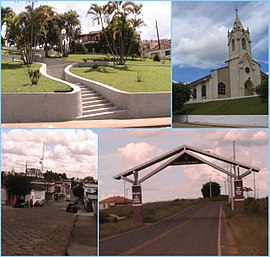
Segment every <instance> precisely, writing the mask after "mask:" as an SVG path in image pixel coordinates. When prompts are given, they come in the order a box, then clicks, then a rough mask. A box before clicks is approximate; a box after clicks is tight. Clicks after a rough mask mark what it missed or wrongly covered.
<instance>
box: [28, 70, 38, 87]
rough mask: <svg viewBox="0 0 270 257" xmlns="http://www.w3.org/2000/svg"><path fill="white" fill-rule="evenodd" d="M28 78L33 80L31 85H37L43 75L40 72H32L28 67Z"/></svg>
mask: <svg viewBox="0 0 270 257" xmlns="http://www.w3.org/2000/svg"><path fill="white" fill-rule="evenodd" d="M28 77H29V78H30V80H31V85H32V86H33V85H37V84H38V81H39V79H40V77H41V73H40V71H39V70H32V69H30V67H28Z"/></svg>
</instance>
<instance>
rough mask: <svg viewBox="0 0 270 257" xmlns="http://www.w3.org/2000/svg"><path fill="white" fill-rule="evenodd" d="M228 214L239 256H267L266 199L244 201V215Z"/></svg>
mask: <svg viewBox="0 0 270 257" xmlns="http://www.w3.org/2000/svg"><path fill="white" fill-rule="evenodd" d="M228 213H230V212H227V217H228V218H229V226H230V227H231V229H232V233H233V235H234V237H235V239H236V242H237V246H238V248H239V250H240V252H241V254H242V255H245V256H250V255H255V256H259V255H267V256H268V198H264V199H260V200H254V199H253V201H250V202H248V201H247V200H245V213H244V214H238V215H232V214H231V213H230V214H229V215H228Z"/></svg>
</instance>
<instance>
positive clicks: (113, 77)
mask: <svg viewBox="0 0 270 257" xmlns="http://www.w3.org/2000/svg"><path fill="white" fill-rule="evenodd" d="M71 72H73V73H74V74H76V75H78V76H80V77H84V78H87V79H90V80H94V81H98V82H101V83H104V84H106V85H109V86H112V87H114V88H117V89H119V90H122V91H126V92H167V91H170V72H171V68H170V66H167V65H166V66H165V65H164V66H157V65H151V66H150V65H149V66H142V65H138V66H132V65H125V66H113V67H105V66H99V67H98V68H96V69H93V68H91V67H86V68H82V67H81V68H72V69H71ZM138 76H139V77H140V78H139V79H138ZM139 80H140V82H139Z"/></svg>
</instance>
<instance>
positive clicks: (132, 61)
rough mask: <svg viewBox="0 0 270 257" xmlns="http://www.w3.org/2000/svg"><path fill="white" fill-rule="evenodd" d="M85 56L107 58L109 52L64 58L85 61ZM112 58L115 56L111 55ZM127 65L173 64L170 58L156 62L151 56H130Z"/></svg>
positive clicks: (65, 58) (71, 55) (72, 55)
mask: <svg viewBox="0 0 270 257" xmlns="http://www.w3.org/2000/svg"><path fill="white" fill-rule="evenodd" d="M85 58H93V59H95V58H107V54H90V53H87V54H70V55H69V56H68V57H64V58H63V59H64V60H67V61H73V62H83V60H82V59H85ZM111 58H113V56H112V55H111ZM126 64H127V65H132V64H134V65H169V66H170V65H171V61H170V60H161V61H160V62H154V61H153V60H152V59H150V58H145V60H143V59H142V58H133V59H132V58H131V57H130V58H128V59H127V61H126Z"/></svg>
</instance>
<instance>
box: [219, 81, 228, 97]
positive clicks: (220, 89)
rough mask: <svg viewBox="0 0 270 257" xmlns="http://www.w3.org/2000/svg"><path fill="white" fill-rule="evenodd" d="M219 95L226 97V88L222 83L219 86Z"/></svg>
mask: <svg viewBox="0 0 270 257" xmlns="http://www.w3.org/2000/svg"><path fill="white" fill-rule="evenodd" d="M218 94H219V95H226V86H225V84H223V83H222V82H220V83H219V84H218Z"/></svg>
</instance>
